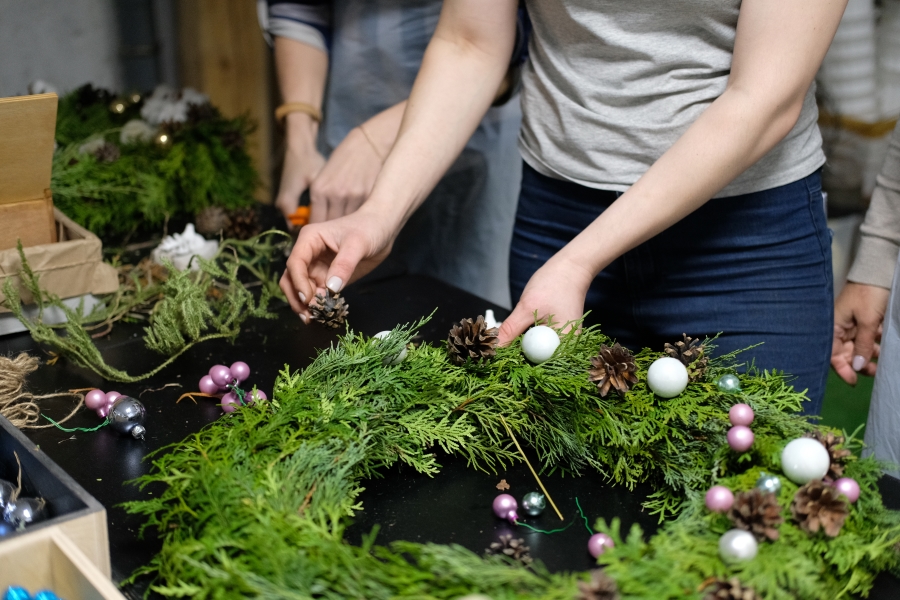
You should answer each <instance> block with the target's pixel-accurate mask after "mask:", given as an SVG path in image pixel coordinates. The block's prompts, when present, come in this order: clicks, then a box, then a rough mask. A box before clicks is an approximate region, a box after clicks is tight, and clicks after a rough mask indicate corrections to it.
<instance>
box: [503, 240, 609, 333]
mask: <svg viewBox="0 0 900 600" xmlns="http://www.w3.org/2000/svg"><path fill="white" fill-rule="evenodd" d="M593 279H594V276H593V274H592V273H591V272H590V270H588V269H586V268H585V267H584V266H582V265H580V264H578V263H577V262H575V261H573V260H571V259H569V258H566V257H564V256H561V255H559V254H557V255H556V256H554V257H553V258H551V259H550V260H548V261H547V262H546V264H544V266H543V267H541V268H540V269H538V270H537V271H536V272H535V273H534V275H532V276H531V279H529V280H528V284H527V285H526V286H525V290H524V291H523V292H522V297H521V298H520V299H519V303H518V304H516V307H515V309H513V311H512V314H510V315H509V316H508V317H507V318H506V320H504V321H503V325H501V326H500V334H499V340H498V341H499V342H500V345H501V346H505V345H507V344H509V343H510V342H512V341H513V340H514V339H515V338H516V337H517V336H519V335H521V334H522V333H524V332H525V331H526V330H527V329H528V328H529V327H531V326H532V325H534V324H535V322H539V323H540V322H543V323H547V324H552V325H553V326H556V327H559V326H562V325H565V324H566V323H568V322H570V321H577V320H578V319H580V318H581V317H582V316H583V315H584V299H585V296H587V291H588V288H589V287H590V285H591V281H593Z"/></svg>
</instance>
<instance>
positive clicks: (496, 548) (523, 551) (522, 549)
mask: <svg viewBox="0 0 900 600" xmlns="http://www.w3.org/2000/svg"><path fill="white" fill-rule="evenodd" d="M530 550H531V548H530V547H528V546H526V545H525V540H523V539H521V538H513V536H511V535H501V536H500V541H499V542H492V543H491V547H490V548H488V549H487V550H485V552H487V553H488V554H502V555H503V556H508V557H510V558H511V559H513V560H515V561H518V562H520V563H522V564H523V565H529V564H531V561H532V560H534V559H532V558H531V555H530V554H529V553H528V552H529V551H530Z"/></svg>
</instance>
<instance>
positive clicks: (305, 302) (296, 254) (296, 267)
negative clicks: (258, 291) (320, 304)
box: [280, 204, 399, 323]
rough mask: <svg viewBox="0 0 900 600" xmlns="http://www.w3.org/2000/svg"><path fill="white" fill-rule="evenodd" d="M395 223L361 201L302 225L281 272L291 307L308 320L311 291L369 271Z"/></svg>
mask: <svg viewBox="0 0 900 600" xmlns="http://www.w3.org/2000/svg"><path fill="white" fill-rule="evenodd" d="M398 229H399V228H398V227H397V226H395V225H394V224H392V223H391V222H390V221H389V220H388V219H386V218H385V217H384V216H383V214H379V212H378V211H374V210H367V209H366V205H365V204H364V205H363V206H362V207H361V208H360V209H359V210H357V211H356V212H353V213H351V214H349V215H346V216H344V217H340V218H338V219H334V220H333V221H326V222H324V223H311V224H309V225H304V226H303V227H302V228H301V229H300V236H299V237H298V238H297V243H296V244H295V245H294V249H293V250H292V251H291V256H290V257H289V258H288V261H287V269H286V270H285V272H284V275H282V276H281V283H280V285H281V289H282V291H283V292H284V295H285V297H287V301H288V303H289V304H290V305H291V309H292V310H293V311H294V312H295V313H297V314H298V315H299V316H300V318H301V319H302V320H303V322H304V323H308V322H309V303H310V302H312V300H313V298H314V297H315V295H316V294H317V293H323V292H324V290H325V288H327V289H329V290H331V291H332V292H339V291H341V290H342V289H343V288H344V286H345V285H346V284H348V283H351V282H352V281H355V280H357V279H359V278H360V277H362V276H363V275H366V274H367V273H369V272H370V271H372V269H374V268H375V267H377V266H378V265H379V264H380V263H381V262H382V261H383V260H384V259H385V258H387V255H388V254H390V251H391V246H392V245H393V243H394V239H395V238H396V235H397V231H398Z"/></svg>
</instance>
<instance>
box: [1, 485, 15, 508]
mask: <svg viewBox="0 0 900 600" xmlns="http://www.w3.org/2000/svg"><path fill="white" fill-rule="evenodd" d="M15 493H16V486H14V485H13V484H11V483H10V482H8V481H6V480H5V479H0V514H2V513H3V509H4V508H6V504H7V503H8V502H9V499H10V498H12V497H13V494H15Z"/></svg>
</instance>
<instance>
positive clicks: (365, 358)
mask: <svg viewBox="0 0 900 600" xmlns="http://www.w3.org/2000/svg"><path fill="white" fill-rule="evenodd" d="M423 323H424V321H423V322H420V323H417V324H415V325H413V326H403V327H398V328H397V329H395V330H394V331H393V332H392V334H391V335H390V336H389V337H388V338H387V339H386V340H380V341H379V340H375V339H369V338H364V337H363V336H358V335H354V334H353V333H352V332H349V333H347V334H346V335H344V336H342V337H341V338H340V339H339V341H338V342H337V343H336V345H334V346H333V347H332V348H330V349H328V350H325V351H323V352H322V353H320V354H319V356H318V357H317V358H316V359H315V360H314V361H313V363H312V364H311V365H310V366H309V367H307V368H306V369H304V370H302V371H299V372H292V371H290V370H289V369H288V368H285V370H284V371H283V372H282V373H281V375H280V376H279V378H278V380H277V381H276V383H275V386H274V393H273V399H272V400H271V401H270V402H268V403H262V404H257V405H254V406H251V407H244V408H241V410H239V411H237V412H235V413H234V414H232V415H230V416H227V417H224V418H222V419H220V420H219V421H217V422H215V423H213V424H211V425H209V426H208V427H206V428H205V429H203V430H202V431H201V432H199V433H197V434H195V435H192V436H190V437H189V438H187V439H186V440H184V441H183V442H181V443H179V444H176V445H174V446H172V447H168V448H165V449H164V450H163V451H161V452H160V453H158V454H157V455H156V457H155V459H154V469H153V472H152V473H151V474H149V475H147V476H144V477H142V478H140V479H139V482H140V483H141V484H142V485H151V484H160V483H161V484H163V485H164V486H165V491H164V492H163V493H162V494H161V495H159V496H158V497H156V498H153V499H150V500H146V501H140V502H132V503H129V504H128V505H127V506H126V507H127V509H128V510H129V511H130V512H131V513H136V514H141V515H143V516H144V517H146V519H147V523H146V526H147V527H150V528H152V529H155V530H156V531H158V533H159V535H160V536H161V537H162V540H163V548H162V551H161V552H160V554H159V555H158V556H157V557H156V558H155V559H154V560H153V562H152V563H151V564H149V565H147V566H146V567H145V568H144V569H142V570H140V571H139V572H138V573H137V574H136V575H140V574H154V575H156V577H157V578H156V581H155V585H154V586H153V589H154V590H156V591H158V592H159V593H161V594H164V595H166V596H170V597H199V598H222V597H239V596H254V597H257V596H258V597H272V598H276V597H277V598H329V599H331V598H334V599H337V598H367V599H381V598H384V599H387V598H456V597H459V596H462V595H464V594H467V593H472V592H480V593H483V594H487V595H488V596H490V597H491V598H494V599H495V600H499V599H502V598H574V597H575V596H576V594H577V582H578V581H584V580H587V578H588V574H587V573H580V574H579V573H575V574H567V573H561V574H551V573H549V572H548V571H547V570H546V569H545V568H544V567H542V566H541V565H540V563H539V562H538V563H534V564H532V565H531V566H529V567H522V566H517V565H515V564H512V563H511V561H510V560H509V559H507V558H504V557H501V556H493V557H479V556H478V555H476V554H474V553H472V552H470V551H468V550H466V549H464V548H462V547H459V546H453V545H451V546H441V545H435V544H416V543H410V542H396V543H393V544H390V545H389V546H379V545H377V544H376V541H375V532H373V534H372V535H371V536H369V538H367V539H366V541H365V542H364V543H363V544H362V546H358V547H357V546H353V545H351V544H348V543H346V542H345V541H344V540H343V532H344V528H345V526H346V525H347V522H348V518H349V517H352V515H353V514H354V513H355V512H357V511H359V510H361V509H362V507H361V506H360V505H359V502H358V497H359V493H360V492H361V490H362V487H361V486H362V485H363V484H364V480H365V479H366V478H370V477H372V476H374V475H376V474H377V473H378V471H379V470H381V469H384V468H387V467H389V466H391V465H393V464H395V463H397V462H403V463H406V464H408V465H410V466H412V467H414V468H415V469H416V470H418V471H419V472H422V473H426V474H429V475H435V474H437V473H438V471H439V469H440V465H439V464H438V463H437V459H436V457H435V455H434V454H433V452H432V449H433V448H434V447H440V448H442V449H444V450H446V451H448V452H452V453H455V454H458V455H461V456H464V457H465V458H466V459H467V460H468V461H469V463H470V465H471V466H472V467H475V468H479V469H483V470H488V471H492V470H494V469H496V468H497V467H499V466H500V465H503V464H507V463H509V462H511V461H514V460H518V456H517V454H516V453H515V451H514V449H513V448H512V446H511V442H510V441H509V440H508V438H507V436H506V435H505V433H504V429H503V425H502V423H501V421H500V415H503V416H504V417H505V419H506V421H507V423H508V424H509V426H510V427H511V428H512V430H513V431H514V432H515V434H516V435H517V436H518V437H520V438H521V439H525V440H527V441H528V443H529V444H530V445H531V446H532V448H534V449H535V451H536V452H537V454H538V455H539V460H540V463H541V464H542V465H544V470H545V471H552V470H566V471H570V472H583V471H587V470H589V469H590V470H597V471H599V472H600V473H602V474H603V475H605V476H606V477H607V478H609V479H611V480H613V481H616V482H618V483H621V484H624V485H627V486H633V485H634V484H636V483H637V482H639V481H651V482H652V483H654V484H655V485H656V486H657V490H658V492H657V495H656V496H655V497H654V498H653V499H652V500H651V502H650V504H651V508H653V509H655V510H657V511H660V512H661V513H671V512H673V511H674V512H676V513H677V516H676V517H675V518H674V519H673V520H670V521H669V522H668V523H666V524H665V525H664V526H663V527H662V528H661V530H660V532H659V533H658V534H657V535H656V536H654V537H653V538H651V539H650V540H649V541H645V540H644V539H642V535H641V532H640V530H639V529H637V528H635V529H632V531H631V532H630V534H629V535H628V536H627V538H626V539H622V537H621V533H620V532H619V530H618V529H619V526H618V523H616V522H614V523H612V524H611V525H610V526H607V525H606V524H605V523H603V522H601V523H599V524H598V529H600V530H603V531H607V532H609V533H610V534H611V535H612V536H613V537H614V538H615V540H616V542H617V546H616V548H615V549H614V550H612V551H609V552H608V553H607V554H605V555H604V556H603V557H602V562H603V563H604V564H605V565H606V569H607V573H608V574H610V575H611V576H613V577H614V578H615V579H616V581H617V582H618V585H619V588H620V591H621V594H622V598H635V599H636V598H653V599H664V598H697V599H699V598H702V596H703V593H704V592H703V590H704V585H705V584H706V583H708V582H709V581H711V580H712V579H711V578H713V577H715V576H721V575H725V574H731V573H736V574H738V575H739V576H740V577H742V578H745V579H746V580H747V582H748V583H750V584H752V585H754V586H756V587H757V588H758V589H759V592H760V593H762V594H763V597H767V598H822V599H825V598H828V599H829V600H830V599H831V598H835V597H836V596H837V595H838V594H839V593H840V592H841V591H855V592H864V591H865V590H866V589H868V587H869V586H870V584H871V581H872V579H873V577H874V575H875V574H876V573H877V572H878V571H881V570H884V569H894V570H896V569H897V567H898V564H900V559H898V554H897V551H896V548H895V545H896V544H897V543H898V542H900V519H898V516H897V514H896V513H892V512H889V511H887V510H885V509H884V507H883V506H882V504H881V501H880V497H879V495H878V491H877V488H876V486H875V480H876V478H877V475H878V469H879V466H878V465H877V464H876V463H875V462H874V461H872V460H871V459H864V460H856V461H854V462H852V463H851V464H850V465H848V467H847V474H848V476H851V477H854V478H856V479H857V481H858V482H859V483H860V485H861V487H862V489H863V492H862V499H861V500H860V501H859V502H857V503H856V504H854V505H852V507H851V509H850V511H851V516H850V518H849V519H848V521H847V524H846V525H845V528H844V531H843V532H842V533H841V535H839V536H838V537H837V538H836V539H834V540H828V539H826V538H824V537H821V536H813V537H809V536H807V534H805V533H803V532H801V531H800V530H799V529H798V528H797V527H796V526H795V525H793V524H791V523H785V524H784V525H782V526H781V533H782V535H781V539H779V540H778V541H777V542H774V543H769V542H766V543H764V544H762V545H761V548H760V553H759V557H758V558H757V559H756V560H755V561H752V562H750V563H745V564H743V565H740V566H735V567H729V566H727V565H726V564H724V563H723V562H722V561H721V560H720V559H719V557H718V552H717V542H718V537H719V535H720V534H721V533H722V532H724V531H725V530H727V529H729V528H730V526H729V524H728V522H727V520H726V519H725V517H723V516H721V515H710V514H709V513H708V512H707V511H706V510H705V508H703V498H702V495H703V492H704V491H705V490H706V489H707V488H708V487H709V486H710V485H712V484H713V483H714V482H719V483H724V484H726V485H729V486H730V487H732V488H733V489H735V490H741V489H749V488H750V487H752V485H753V484H754V483H755V481H756V478H757V476H758V475H759V470H760V469H765V470H767V471H770V472H776V473H777V472H779V471H780V465H779V456H780V450H781V448H782V447H783V446H784V444H785V443H786V442H787V441H788V440H789V439H791V438H793V437H797V436H799V435H801V434H802V433H804V432H806V431H810V430H812V429H813V428H814V426H813V425H811V424H809V423H808V422H807V421H806V420H805V419H804V418H803V417H800V416H796V415H794V414H792V413H793V412H794V411H796V410H797V409H798V408H799V406H800V403H801V401H802V400H803V394H801V393H797V392H794V391H793V390H792V389H791V388H790V387H789V386H788V385H786V383H785V381H784V378H783V377H782V376H781V375H780V374H777V373H752V374H749V375H742V376H741V383H742V386H743V390H744V392H743V393H742V394H741V395H740V399H741V400H742V401H745V402H747V403H749V404H750V405H751V406H752V407H753V409H754V411H755V412H756V420H755V421H754V424H753V429H754V432H755V434H756V443H755V444H754V449H753V450H752V451H751V452H749V453H746V454H743V455H736V454H734V453H732V452H730V451H729V450H728V449H727V445H726V442H725V432H726V430H727V428H728V426H729V425H728V417H727V409H728V408H729V407H730V406H731V405H732V404H733V403H734V402H735V401H736V397H735V396H723V395H722V394H721V393H719V392H718V391H717V389H716V388H715V386H714V385H713V384H712V383H693V384H690V385H689V386H688V388H687V390H686V391H685V392H684V393H683V394H682V395H681V396H679V397H677V398H675V399H672V400H662V399H659V398H657V397H655V396H654V395H653V394H652V393H650V392H649V391H648V390H647V388H646V385H645V384H644V383H640V384H638V385H637V386H635V387H634V388H633V389H632V390H631V391H630V392H629V393H628V394H627V395H626V397H625V398H619V397H617V396H615V395H612V396H609V397H607V398H606V399H602V398H600V397H599V395H597V394H596V392H595V391H594V389H593V387H592V384H590V383H589V382H588V379H587V376H586V368H587V366H588V365H589V364H590V363H589V361H588V358H589V357H590V356H591V355H592V354H593V353H595V352H596V349H597V348H598V347H599V345H600V344H601V343H605V342H607V341H608V340H607V338H606V337H605V336H604V335H603V334H602V333H601V332H600V331H599V330H598V329H596V328H585V329H584V330H583V331H582V332H581V333H580V334H578V335H576V334H574V333H568V334H565V335H563V336H562V344H561V346H560V348H559V350H558V351H557V353H556V355H555V356H554V358H552V359H551V360H550V361H548V362H546V363H543V364H541V365H531V364H529V363H528V362H527V361H526V360H525V359H524V358H523V357H522V354H521V350H520V345H519V342H516V343H514V344H513V345H512V346H510V347H507V348H500V349H498V351H497V356H496V359H495V360H494V361H493V362H491V363H490V364H486V365H474V364H472V363H467V364H465V365H462V366H455V365H453V364H452V363H450V362H449V360H448V358H447V354H446V348H444V347H443V345H439V346H435V345H431V344H422V345H421V346H419V347H418V348H413V349H410V350H409V354H408V357H407V358H406V360H405V361H403V362H402V363H401V364H400V365H397V366H390V365H389V364H385V363H390V359H391V358H393V357H394V356H396V354H397V353H398V352H399V351H400V350H401V349H402V348H403V346H405V345H407V344H408V343H409V342H410V340H411V338H412V336H413V335H414V334H415V332H416V330H417V329H418V328H420V327H421V326H422V324H423ZM661 355H662V353H659V352H652V351H649V350H644V351H642V352H641V353H639V354H638V355H637V364H638V374H639V378H640V380H641V381H642V382H643V381H645V379H646V372H647V368H648V366H649V365H650V363H651V362H652V361H653V360H655V359H656V358H658V357H660V356H661ZM733 361H734V357H733V356H728V357H723V358H721V359H719V360H718V361H716V362H715V363H714V365H713V368H712V369H711V373H710V375H709V376H710V379H711V380H712V379H714V378H715V377H716V375H717V374H721V373H722V372H727V370H728V369H729V368H731V367H732V366H733ZM784 481H785V486H784V489H783V490H782V492H781V495H780V499H781V502H782V505H783V506H784V507H785V511H786V514H788V515H789V512H787V511H788V510H789V509H788V507H789V499H790V497H791V494H792V493H793V491H795V490H796V486H794V485H793V484H791V483H790V482H788V481H787V480H786V479H785V480H784Z"/></svg>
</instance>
